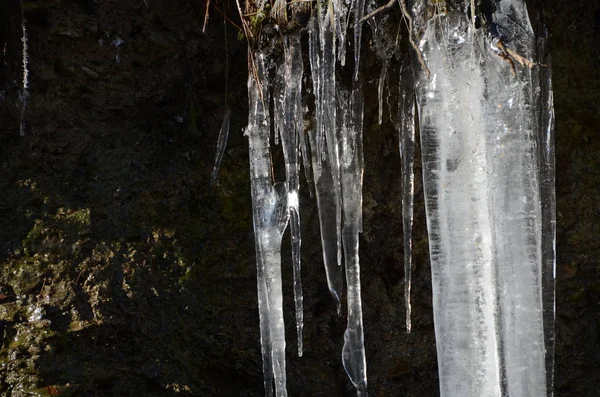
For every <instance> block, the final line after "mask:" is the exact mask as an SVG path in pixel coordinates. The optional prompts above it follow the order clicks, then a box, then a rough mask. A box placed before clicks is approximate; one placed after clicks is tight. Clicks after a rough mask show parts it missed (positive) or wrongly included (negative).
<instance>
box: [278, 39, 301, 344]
mask: <svg viewBox="0 0 600 397" xmlns="http://www.w3.org/2000/svg"><path fill="white" fill-rule="evenodd" d="M302 72H303V70H302V46H301V43H300V34H293V35H289V36H286V37H285V38H284V64H283V73H281V74H280V75H279V76H278V80H279V81H280V82H281V84H282V85H284V91H283V98H282V103H280V112H281V113H277V114H276V115H275V119H276V120H277V119H280V120H281V121H282V123H281V124H282V127H281V131H280V134H281V144H282V147H283V155H284V157H285V171H286V176H287V180H286V185H287V192H288V211H289V216H290V228H291V234H292V262H293V266H294V302H295V307H296V329H297V332H298V355H299V356H302V328H303V313H302V301H303V298H302V281H301V277H300V273H301V264H300V243H301V239H300V208H299V203H298V190H299V187H300V179H299V173H300V165H299V162H298V145H299V136H300V135H301V134H304V131H303V128H302Z"/></svg>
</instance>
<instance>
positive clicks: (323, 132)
mask: <svg viewBox="0 0 600 397" xmlns="http://www.w3.org/2000/svg"><path fill="white" fill-rule="evenodd" d="M320 7H321V5H320V6H319V7H318V8H317V15H316V16H315V18H313V20H312V22H311V25H310V27H309V52H310V65H311V75H312V80H313V91H314V93H315V129H314V130H311V132H310V133H309V138H310V145H311V152H312V164H313V170H314V178H315V179H314V182H315V192H316V196H317V204H318V206H319V222H320V226H321V241H322V244H323V261H324V264H325V269H326V272H327V281H328V286H329V290H330V292H331V294H332V295H333V296H334V298H335V299H336V301H337V303H338V312H339V308H340V298H341V292H342V291H341V283H342V277H341V269H335V267H339V266H340V265H341V258H342V254H341V249H342V244H341V234H342V233H341V219H342V198H341V195H342V194H341V186H340V161H339V152H338V145H337V142H338V131H337V128H336V109H335V89H336V75H335V64H336V62H335V59H336V53H335V51H336V48H335V30H334V28H335V27H334V26H333V25H332V22H331V21H332V14H331V13H332V12H333V9H332V7H331V6H329V7H328V9H327V12H326V13H323V10H322V9H321V8H320ZM324 139H326V140H324Z"/></svg>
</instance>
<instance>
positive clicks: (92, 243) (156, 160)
mask: <svg viewBox="0 0 600 397" xmlns="http://www.w3.org/2000/svg"><path fill="white" fill-rule="evenodd" d="M213 5H215V6H216V8H215V7H212V8H211V11H210V20H209V24H208V28H207V31H206V33H202V25H203V20H204V12H205V3H204V1H194V0H187V1H184V0H147V1H146V2H145V1H144V0H120V1H116V0H97V1H95V0H79V1H75V0H72V1H69V0H40V1H32V0H23V1H22V7H23V11H24V14H25V17H26V19H27V25H26V28H27V31H28V39H29V40H28V47H29V71H30V75H29V78H30V90H29V97H28V99H27V108H26V112H25V114H24V120H23V121H24V123H25V124H24V125H25V136H20V134H19V130H20V125H21V109H22V106H23V101H22V100H21V99H20V93H21V85H22V83H21V81H22V66H21V62H22V59H21V51H22V43H21V35H22V30H21V3H20V2H19V1H16V0H3V1H2V3H1V4H0V46H2V48H0V342H1V348H0V396H2V397H9V396H10V397H20V396H55V395H60V396H162V395H169V396H170V395H182V396H259V395H262V394H263V382H262V364H261V357H260V342H259V340H260V339H259V326H258V311H257V301H256V286H255V284H256V271H255V263H254V247H253V242H254V237H253V230H252V221H251V202H250V191H249V174H248V167H249V165H248V154H247V142H246V138H244V137H243V136H242V128H243V127H244V126H245V124H246V122H247V93H246V79H247V67H246V48H247V46H246V43H245V41H240V40H239V39H238V37H237V36H238V33H237V29H236V28H235V27H234V26H233V24H231V23H227V24H224V23H223V17H222V16H221V15H220V13H219V11H218V10H217V8H218V9H219V10H222V11H223V12H224V13H225V14H227V15H229V17H230V18H231V19H232V21H233V22H235V23H237V24H239V18H238V17H237V16H236V13H237V10H236V7H235V3H234V2H228V3H224V2H223V1H216V0H213ZM530 5H531V8H532V10H534V9H539V8H540V7H543V10H544V11H545V14H546V21H547V24H548V26H549V29H550V46H551V52H552V60H553V76H554V89H555V91H554V93H555V107H556V118H557V128H556V137H557V142H556V155H557V167H556V168H557V172H556V178H557V200H558V203H557V207H558V208H557V219H558V234H557V238H558V243H557V244H558V258H557V273H558V287H557V313H558V315H557V323H556V330H557V347H556V390H557V393H556V395H557V396H597V395H600V386H599V385H598V381H597V376H598V373H599V371H600V364H599V363H600V348H599V342H600V338H599V337H600V314H599V311H598V306H599V301H600V299H599V298H600V281H599V278H598V276H599V272H600V265H599V260H598V258H599V257H600V243H599V241H600V238H599V237H600V226H599V220H600V204H599V202H600V201H599V200H598V196H599V195H598V188H599V186H600V150H599V149H600V143H599V140H598V139H597V138H598V130H599V127H600V112H599V110H600V106H599V105H600V91H599V88H600V72H599V70H600V48H599V44H598V43H599V42H600V4H599V3H598V2H596V1H594V0H574V1H559V0H552V1H544V2H543V1H541V0H540V1H534V2H531V4H530ZM392 12H393V13H396V14H397V13H398V10H397V8H396V9H394V10H393V11H392ZM236 21H237V22H236ZM364 35H365V37H364V41H365V48H367V47H368V44H369V42H370V30H369V29H368V28H365V30H364ZM119 40H122V41H123V43H122V44H120V45H118V44H119ZM365 53H366V54H368V53H369V51H365ZM363 62H364V65H363V71H364V76H365V90H366V96H367V98H366V101H365V103H366V106H365V137H364V144H365V163H366V170H365V178H364V184H365V185H364V233H363V234H362V236H361V252H360V255H361V264H362V283H363V284H362V289H363V310H364V322H365V334H366V336H365V337H366V349H367V364H368V374H369V389H370V393H371V395H372V396H436V395H438V383H437V364H436V355H435V338H434V334H433V319H432V307H431V286H430V269H429V264H428V260H427V257H428V248H427V237H426V230H425V219H424V208H423V192H422V188H421V183H420V177H421V174H420V168H419V167H417V173H418V174H417V194H416V206H415V211H416V212H415V216H416V219H415V231H414V263H415V265H414V271H413V277H414V279H413V294H412V297H413V313H414V316H413V332H412V333H411V334H406V332H405V329H404V321H405V318H404V299H403V288H404V284H403V270H402V255H403V252H402V225H401V206H400V159H399V156H398V150H397V146H398V142H397V137H396V133H395V130H394V128H393V124H392V123H391V122H390V121H389V117H388V115H387V114H388V113H387V109H386V113H385V114H384V119H385V120H384V123H383V125H382V126H378V125H377V100H376V86H377V80H378V77H379V71H380V64H379V63H378V61H377V60H376V59H375V57H374V56H373V55H364V60H363ZM393 70H394V69H393V68H392V71H393ZM226 71H228V73H226ZM226 75H227V76H228V77H227V87H228V91H227V94H228V104H229V106H230V108H231V109H232V119H231V132H230V139H229V143H228V148H227V151H226V152H225V157H224V163H223V167H222V170H221V174H220V182H219V185H218V186H215V187H211V186H210V173H211V171H212V162H213V158H214V151H215V146H216V140H217V134H218V130H219V126H220V123H221V120H222V117H223V114H224V111H225V84H226ZM390 92H391V94H392V96H393V94H394V89H393V88H392V89H390ZM386 108H387V106H386ZM302 184H303V185H302V188H303V190H304V192H303V194H302V196H301V206H302V227H303V231H302V232H303V247H302V260H303V285H304V310H305V343H304V344H305V354H304V357H302V358H298V357H297V356H296V354H295V351H296V342H295V329H294V328H295V327H294V314H293V302H292V288H291V287H292V285H291V261H290V255H289V237H286V239H285V240H284V243H283V249H284V252H283V258H284V261H283V266H284V294H285V302H284V305H285V313H286V318H285V320H286V330H287V341H288V353H287V359H288V366H287V376H288V390H289V394H290V396H345V395H348V396H352V395H355V391H354V390H353V388H352V387H351V385H350V383H349V381H348V380H347V377H346V375H345V373H344V370H343V368H342V364H341V348H342V344H343V331H344V329H345V319H344V317H337V316H336V314H335V304H334V302H333V300H332V299H331V297H330V295H329V293H328V290H327V286H326V282H325V274H324V270H323V267H322V259H321V247H320V238H319V235H318V229H319V228H318V219H317V216H316V212H315V204H314V202H313V200H312V199H310V197H308V194H307V189H306V183H305V181H304V180H302Z"/></svg>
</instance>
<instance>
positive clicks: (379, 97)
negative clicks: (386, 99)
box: [377, 61, 388, 125]
mask: <svg viewBox="0 0 600 397" xmlns="http://www.w3.org/2000/svg"><path fill="white" fill-rule="evenodd" d="M387 68H388V64H387V61H384V62H383V65H381V74H380V75H379V84H377V102H378V103H379V125H381V123H383V91H384V89H385V79H386V76H387Z"/></svg>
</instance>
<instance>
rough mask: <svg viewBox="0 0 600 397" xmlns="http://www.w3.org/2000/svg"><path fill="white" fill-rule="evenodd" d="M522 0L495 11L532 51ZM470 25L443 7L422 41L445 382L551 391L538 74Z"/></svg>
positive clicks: (423, 117) (527, 53) (446, 387)
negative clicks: (547, 369) (536, 88)
mask: <svg viewBox="0 0 600 397" xmlns="http://www.w3.org/2000/svg"><path fill="white" fill-rule="evenodd" d="M521 5H522V4H521V2H519V1H510V0H508V1H502V2H501V3H500V5H499V8H498V10H497V11H496V15H495V19H496V21H498V23H499V24H501V25H502V26H506V27H507V33H508V35H507V36H508V37H510V38H511V39H512V40H513V41H512V42H511V43H508V45H510V46H514V47H512V49H513V50H514V51H516V52H518V53H520V54H522V55H523V57H525V58H527V59H532V58H531V57H532V55H533V53H532V51H533V50H532V49H533V41H532V39H531V38H532V33H531V31H530V29H529V28H530V25H529V20H528V18H527V13H526V10H525V9H524V8H523V7H524V5H523V7H521ZM500 14H501V15H502V17H500V16H498V15H500ZM509 21H510V22H509ZM515 21H516V22H515ZM472 28H473V27H472V24H470V22H469V20H468V19H467V18H466V16H465V15H463V14H461V13H450V14H448V15H444V16H436V17H434V18H433V19H431V20H430V21H429V22H428V23H427V26H426V31H425V34H424V37H423V39H422V41H421V51H422V52H423V55H424V57H425V61H426V62H427V65H428V67H429V69H430V71H431V76H430V78H428V77H427V76H426V74H425V73H423V74H422V76H421V78H420V80H419V83H418V89H417V93H418V102H419V115H420V127H421V142H422V156H423V179H424V186H425V199H426V210H427V226H428V232H429V242H430V257H431V265H432V283H433V305H434V318H435V331H436V343H437V351H438V367H439V375H440V391H441V395H442V396H473V397H475V396H498V397H500V396H505V395H508V396H511V397H520V396H543V395H546V378H545V377H546V374H545V365H544V330H543V318H542V313H543V309H542V291H541V286H542V284H541V204H540V196H539V191H540V190H539V189H540V184H539V168H538V152H537V146H536V141H537V135H536V134H538V133H539V131H536V128H535V127H536V123H535V120H536V118H537V112H538V111H539V109H538V108H537V106H536V104H535V103H534V101H533V94H532V86H533V84H532V77H531V76H532V71H531V70H530V69H529V68H528V67H527V66H520V65H518V64H517V65H516V75H513V72H512V67H511V66H512V65H511V63H510V62H507V61H506V59H504V58H502V57H501V56H499V55H506V54H502V53H501V49H500V46H499V45H498V44H499V42H498V38H494V37H493V36H491V35H484V34H483V33H482V32H481V31H472ZM503 44H505V45H507V43H503ZM499 53H500V54H499Z"/></svg>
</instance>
